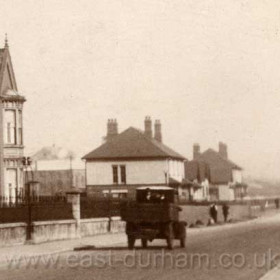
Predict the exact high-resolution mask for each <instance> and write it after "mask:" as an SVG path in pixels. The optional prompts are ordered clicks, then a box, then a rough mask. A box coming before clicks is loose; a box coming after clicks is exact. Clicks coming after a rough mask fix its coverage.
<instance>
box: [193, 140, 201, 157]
mask: <svg viewBox="0 0 280 280" xmlns="http://www.w3.org/2000/svg"><path fill="white" fill-rule="evenodd" d="M199 156H200V145H199V144H198V143H194V144H193V159H194V160H196V159H197V158H198V157H199Z"/></svg>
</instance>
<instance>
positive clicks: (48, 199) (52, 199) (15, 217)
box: [0, 194, 73, 224]
mask: <svg viewBox="0 0 280 280" xmlns="http://www.w3.org/2000/svg"><path fill="white" fill-rule="evenodd" d="M72 218H73V215H72V208H71V204H69V203H67V201H66V197H64V196H38V195H30V196H29V197H28V196H26V195H22V194H20V195H16V196H14V197H6V196H0V224H1V223H17V222H28V221H50V220H64V219H72Z"/></svg>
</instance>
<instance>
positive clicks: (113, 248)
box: [74, 245, 180, 251]
mask: <svg viewBox="0 0 280 280" xmlns="http://www.w3.org/2000/svg"><path fill="white" fill-rule="evenodd" d="M176 248H177V247H176V246H174V249H176ZM178 248H180V247H179V246H178ZM159 249H166V250H169V249H167V247H166V246H148V247H147V248H143V247H142V246H135V247H134V249H128V248H127V247H123V246H111V247H95V246H94V245H89V246H82V247H76V248H74V251H131V250H159Z"/></svg>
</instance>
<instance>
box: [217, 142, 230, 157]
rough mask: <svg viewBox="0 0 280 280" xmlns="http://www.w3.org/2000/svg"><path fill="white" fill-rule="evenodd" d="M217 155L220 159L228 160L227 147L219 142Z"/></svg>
mask: <svg viewBox="0 0 280 280" xmlns="http://www.w3.org/2000/svg"><path fill="white" fill-rule="evenodd" d="M219 154H220V156H221V157H222V158H224V159H228V152H227V145H226V144H225V143H223V142H219Z"/></svg>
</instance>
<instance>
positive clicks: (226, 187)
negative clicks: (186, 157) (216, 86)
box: [185, 142, 247, 201]
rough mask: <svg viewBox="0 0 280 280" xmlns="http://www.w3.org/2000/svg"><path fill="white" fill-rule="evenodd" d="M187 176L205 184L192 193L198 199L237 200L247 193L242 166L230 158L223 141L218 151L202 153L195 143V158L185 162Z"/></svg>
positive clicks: (211, 150)
mask: <svg viewBox="0 0 280 280" xmlns="http://www.w3.org/2000/svg"><path fill="white" fill-rule="evenodd" d="M185 176H186V178H187V179H188V180H191V181H193V182H197V183H199V184H201V185H203V188H201V189H199V190H197V191H193V193H192V197H191V198H193V199H196V200H223V201H224V200H235V199H241V198H242V197H244V196H245V194H246V189H247V186H246V184H244V183H243V181H242V168H241V167H240V166H238V165H237V164H235V163H234V162H232V161H231V160H229V159H228V151H227V145H226V144H224V143H222V142H220V143H219V151H218V152H217V151H215V150H213V149H208V150H206V151H205V152H203V153H200V146H199V144H194V146H193V160H191V161H189V162H186V163H185Z"/></svg>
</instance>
